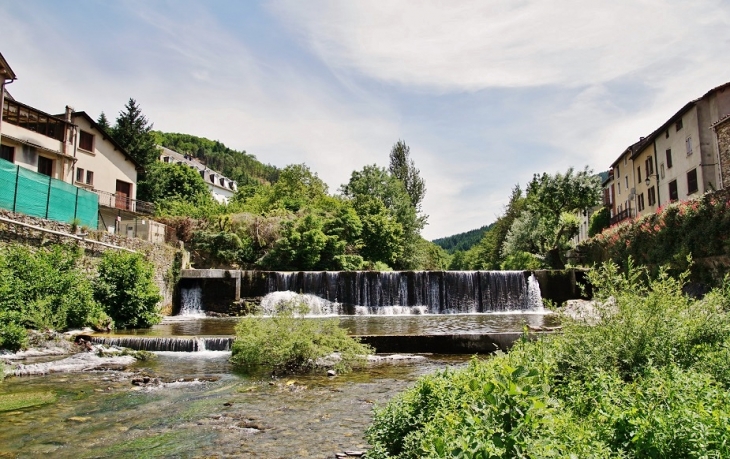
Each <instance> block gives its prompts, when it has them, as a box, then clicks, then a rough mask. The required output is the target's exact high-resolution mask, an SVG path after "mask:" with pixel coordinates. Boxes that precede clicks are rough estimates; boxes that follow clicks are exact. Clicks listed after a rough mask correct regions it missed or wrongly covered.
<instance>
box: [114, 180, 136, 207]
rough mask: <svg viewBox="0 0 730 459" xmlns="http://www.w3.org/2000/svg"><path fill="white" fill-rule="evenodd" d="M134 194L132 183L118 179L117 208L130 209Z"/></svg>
mask: <svg viewBox="0 0 730 459" xmlns="http://www.w3.org/2000/svg"><path fill="white" fill-rule="evenodd" d="M131 194H132V184H131V183H127V182H122V181H121V180H117V194H116V199H115V207H116V208H117V209H124V210H129V207H130V205H129V204H130V202H131V199H130V198H129V196H130V195H131Z"/></svg>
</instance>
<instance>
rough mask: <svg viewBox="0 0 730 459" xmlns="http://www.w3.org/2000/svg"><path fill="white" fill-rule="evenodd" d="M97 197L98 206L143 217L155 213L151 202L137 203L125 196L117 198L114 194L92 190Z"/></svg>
mask: <svg viewBox="0 0 730 459" xmlns="http://www.w3.org/2000/svg"><path fill="white" fill-rule="evenodd" d="M92 191H93V192H94V193H96V194H97V195H98V196H99V205H100V206H104V207H111V208H112V209H120V210H126V211H128V212H134V213H138V214H144V215H153V214H154V213H155V205H154V204H152V203H151V202H145V201H138V200H136V199H132V198H128V197H126V196H123V195H121V196H117V195H116V194H114V193H108V192H106V191H100V190H92Z"/></svg>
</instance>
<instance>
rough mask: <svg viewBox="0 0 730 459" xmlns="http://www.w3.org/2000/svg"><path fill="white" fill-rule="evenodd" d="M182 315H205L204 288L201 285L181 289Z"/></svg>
mask: <svg viewBox="0 0 730 459" xmlns="http://www.w3.org/2000/svg"><path fill="white" fill-rule="evenodd" d="M180 300H181V305H180V315H181V316H190V317H205V313H204V312H203V290H202V288H201V287H200V286H199V285H196V286H193V287H191V288H185V289H181V291H180Z"/></svg>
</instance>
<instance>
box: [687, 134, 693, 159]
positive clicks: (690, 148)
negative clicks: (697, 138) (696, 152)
mask: <svg viewBox="0 0 730 459" xmlns="http://www.w3.org/2000/svg"><path fill="white" fill-rule="evenodd" d="M685 143H686V145H687V156H689V155H691V154H692V137H691V136H690V137H687V140H686V141H685Z"/></svg>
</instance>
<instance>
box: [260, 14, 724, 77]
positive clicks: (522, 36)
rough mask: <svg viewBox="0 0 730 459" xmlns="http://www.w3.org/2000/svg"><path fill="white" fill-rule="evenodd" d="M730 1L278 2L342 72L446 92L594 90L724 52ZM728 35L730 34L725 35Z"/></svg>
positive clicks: (305, 35)
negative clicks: (690, 53) (702, 49)
mask: <svg viewBox="0 0 730 459" xmlns="http://www.w3.org/2000/svg"><path fill="white" fill-rule="evenodd" d="M727 9H728V8H727V4H726V3H724V2H722V1H721V0H699V1H693V2H678V1H658V0H643V1H636V0H617V1H612V2H585V1H580V0H558V1H550V2H546V1H540V0H520V1H509V2H505V1H494V0H493V1H483V0H467V1H460V2H439V1H425V2H418V3H417V4H414V3H413V2H411V1H408V0H389V1H388V2H366V1H348V2H341V1H337V0H313V1H309V2H304V3H302V2H298V1H294V0H280V1H274V3H273V4H272V10H273V11H275V12H276V14H278V15H280V16H281V17H282V18H284V20H286V21H287V22H288V23H289V24H292V25H294V26H295V27H297V28H298V29H299V30H300V31H301V33H302V34H303V36H304V37H305V39H306V40H307V41H308V42H309V43H310V44H311V46H312V47H313V48H314V49H315V50H316V52H317V53H318V54H319V55H320V56H321V58H322V59H323V60H324V61H326V62H328V63H329V65H331V66H332V67H333V68H337V69H342V70H354V71H356V72H359V73H362V74H364V75H367V76H369V77H373V78H377V79H381V80H384V81H388V82H394V83H398V84H403V85H422V86H427V87H436V88H440V89H443V90H453V89H456V90H475V89H480V88H485V87H495V86H502V87H520V86H535V85H586V84H594V83H600V82H605V81H610V80H612V79H614V78H617V77H620V76H622V75H626V74H628V73H631V72H635V71H637V70H639V69H642V68H644V67H646V66H647V65H650V64H652V63H654V62H657V61H662V60H665V59H668V58H671V57H672V56H676V55H677V53H678V51H685V50H687V49H688V45H691V44H697V43H698V42H700V43H701V44H702V45H703V46H710V47H713V48H715V49H718V48H720V49H724V48H725V47H726V45H727V43H722V40H718V38H719V37H717V36H716V35H712V34H705V33H703V31H708V30H709V29H712V28H714V27H718V26H723V25H724V26H725V27H726V26H727ZM724 36H725V38H726V37H727V32H725V34H724Z"/></svg>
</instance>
